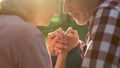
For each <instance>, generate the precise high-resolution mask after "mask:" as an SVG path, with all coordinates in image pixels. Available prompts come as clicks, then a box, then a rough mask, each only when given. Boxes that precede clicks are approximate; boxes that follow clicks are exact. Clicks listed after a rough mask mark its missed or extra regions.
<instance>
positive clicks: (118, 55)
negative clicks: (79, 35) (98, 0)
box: [81, 0, 120, 68]
mask: <svg viewBox="0 0 120 68" xmlns="http://www.w3.org/2000/svg"><path fill="white" fill-rule="evenodd" d="M89 31H90V32H89V35H88V40H87V49H86V55H85V57H84V60H83V63H82V67H81V68H117V64H118V63H119V62H120V0H106V1H104V2H103V3H102V4H101V5H100V6H99V7H98V8H97V10H96V12H95V14H94V15H93V18H92V21H91V22H90V25H89Z"/></svg>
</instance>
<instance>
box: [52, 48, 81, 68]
mask: <svg viewBox="0 0 120 68" xmlns="http://www.w3.org/2000/svg"><path fill="white" fill-rule="evenodd" d="M81 53H82V51H81V49H80V47H79V46H77V47H75V48H74V49H72V50H71V51H70V52H69V53H68V56H67V64H66V68H80V66H81V63H82V57H81ZM51 58H52V65H53V68H54V66H55V63H56V60H57V56H56V55H54V56H52V57H51Z"/></svg>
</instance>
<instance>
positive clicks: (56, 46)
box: [48, 27, 79, 55]
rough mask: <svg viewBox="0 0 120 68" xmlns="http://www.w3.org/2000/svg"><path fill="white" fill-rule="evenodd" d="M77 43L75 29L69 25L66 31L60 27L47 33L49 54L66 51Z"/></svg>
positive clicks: (77, 37) (77, 38)
mask: <svg viewBox="0 0 120 68" xmlns="http://www.w3.org/2000/svg"><path fill="white" fill-rule="evenodd" d="M78 43H79V36H78V32H77V30H73V28H72V27H69V28H68V29H67V30H66V32H64V31H63V30H62V28H58V29H57V30H56V31H54V32H51V33H49V34H48V49H49V52H50V54H51V55H54V54H56V55H59V54H61V53H64V52H66V53H68V52H70V51H71V50H72V49H73V48H75V47H76V46H77V45H78Z"/></svg>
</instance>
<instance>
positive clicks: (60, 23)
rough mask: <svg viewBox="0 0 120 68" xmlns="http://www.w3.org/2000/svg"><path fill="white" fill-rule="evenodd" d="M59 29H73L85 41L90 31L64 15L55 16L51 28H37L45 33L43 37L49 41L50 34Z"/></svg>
mask: <svg viewBox="0 0 120 68" xmlns="http://www.w3.org/2000/svg"><path fill="white" fill-rule="evenodd" d="M59 27H61V28H62V29H63V30H67V28H68V27H73V28H74V29H76V30H77V31H78V33H79V36H80V39H81V40H83V41H85V36H86V33H87V31H88V30H87V27H86V26H79V25H77V24H76V23H75V21H74V20H73V19H72V18H71V17H70V16H69V15H65V14H62V15H61V16H54V17H53V18H52V19H51V21H50V24H49V26H38V27H37V28H38V29H40V31H41V32H43V35H44V36H45V38H46V40H47V35H48V33H50V32H53V31H55V30H56V29H57V28H59Z"/></svg>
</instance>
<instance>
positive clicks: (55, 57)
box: [51, 55, 57, 68]
mask: <svg viewBox="0 0 120 68" xmlns="http://www.w3.org/2000/svg"><path fill="white" fill-rule="evenodd" d="M51 59H52V68H54V67H55V64H56V61H57V56H56V55H54V56H51Z"/></svg>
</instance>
